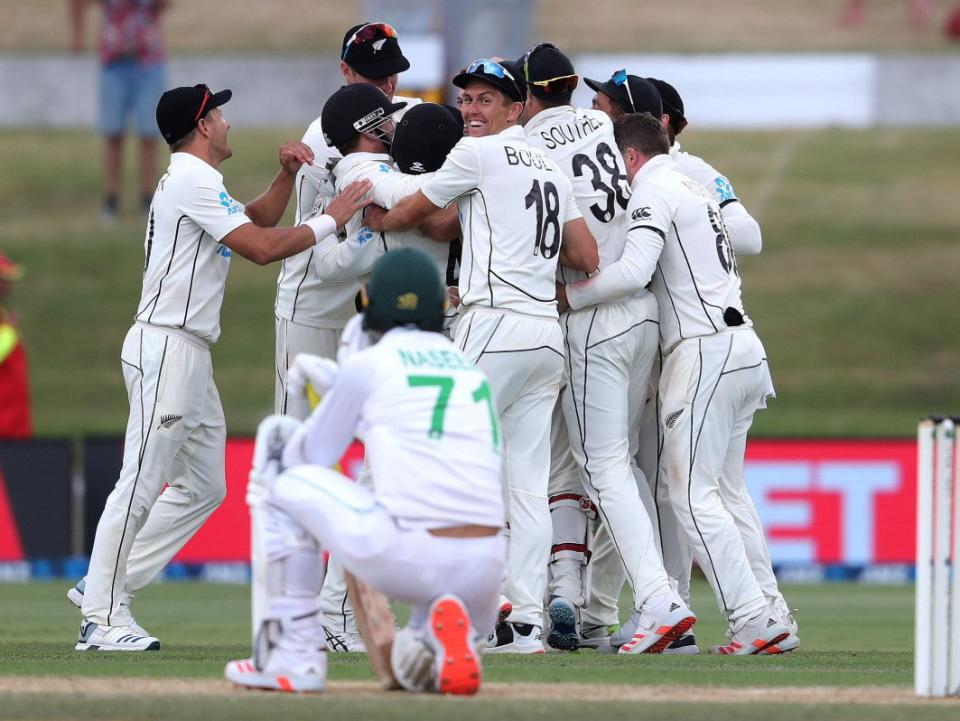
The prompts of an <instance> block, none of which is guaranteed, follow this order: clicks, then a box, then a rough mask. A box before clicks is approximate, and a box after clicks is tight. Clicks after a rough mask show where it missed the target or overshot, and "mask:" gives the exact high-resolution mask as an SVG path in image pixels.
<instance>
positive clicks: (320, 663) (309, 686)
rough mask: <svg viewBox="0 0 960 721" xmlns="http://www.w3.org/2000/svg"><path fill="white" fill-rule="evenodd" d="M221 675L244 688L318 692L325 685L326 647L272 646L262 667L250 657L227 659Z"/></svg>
mask: <svg viewBox="0 0 960 721" xmlns="http://www.w3.org/2000/svg"><path fill="white" fill-rule="evenodd" d="M223 675H224V676H225V677H226V679H227V681H230V682H231V683H234V684H236V685H237V686H244V687H246V688H259V689H266V690H269V691H286V692H288V693H319V692H321V691H323V690H324V688H326V685H327V654H326V652H325V650H316V651H313V652H310V653H304V654H294V653H291V652H289V651H285V650H284V649H280V648H274V649H273V650H272V651H271V652H270V658H269V660H268V661H267V665H266V667H265V668H263V669H262V670H261V669H259V668H257V666H256V664H255V663H254V660H253V659H252V658H244V659H240V660H238V661H231V662H230V663H228V664H227V666H226V668H225V669H224V670H223Z"/></svg>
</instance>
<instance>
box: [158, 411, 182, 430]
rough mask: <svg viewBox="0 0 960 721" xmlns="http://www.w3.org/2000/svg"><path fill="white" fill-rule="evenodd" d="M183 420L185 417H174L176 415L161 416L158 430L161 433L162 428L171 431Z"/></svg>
mask: <svg viewBox="0 0 960 721" xmlns="http://www.w3.org/2000/svg"><path fill="white" fill-rule="evenodd" d="M181 418H183V416H174V415H166V416H160V424H159V425H158V426H157V430H158V431H159V430H160V429H161V428H166V429H167V430H169V429H171V428H173V426H174V425H175V424H176V422H177V421H179V420H180V419H181Z"/></svg>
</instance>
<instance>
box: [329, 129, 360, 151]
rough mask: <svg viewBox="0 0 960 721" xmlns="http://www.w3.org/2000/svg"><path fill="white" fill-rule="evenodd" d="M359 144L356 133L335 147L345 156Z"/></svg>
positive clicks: (358, 137)
mask: <svg viewBox="0 0 960 721" xmlns="http://www.w3.org/2000/svg"><path fill="white" fill-rule="evenodd" d="M359 144H360V133H357V134H356V135H354V136H353V137H351V138H350V140H348V141H346V142H345V143H342V144H340V145H337V146H335V147H336V148H337V152H339V153H340V155H343V156H347V155H349V154H350V153H352V152H354V151H356V149H357V146H358V145H359Z"/></svg>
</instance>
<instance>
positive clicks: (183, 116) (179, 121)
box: [157, 83, 233, 145]
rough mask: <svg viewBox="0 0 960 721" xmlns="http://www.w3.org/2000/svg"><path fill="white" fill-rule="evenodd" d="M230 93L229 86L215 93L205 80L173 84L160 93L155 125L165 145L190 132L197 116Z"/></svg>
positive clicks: (214, 106) (222, 100)
mask: <svg viewBox="0 0 960 721" xmlns="http://www.w3.org/2000/svg"><path fill="white" fill-rule="evenodd" d="M231 97H233V92H232V91H230V90H221V91H220V92H219V93H215V92H213V91H212V90H210V88H208V87H207V86H206V85H205V84H203V83H200V84H199V85H194V86H193V87H182V88H174V89H173V90H168V91H166V92H165V93H164V94H163V95H161V96H160V102H158V103H157V127H158V128H160V134H161V135H162V136H163V139H164V140H166V141H167V144H168V145H173V144H174V143H175V142H177V141H178V140H180V139H181V138H183V137H184V136H186V135H187V134H188V133H190V132H191V131H192V130H193V129H194V128H195V127H197V123H198V122H200V118H202V117H204V116H205V115H206V114H207V113H209V112H210V111H211V110H213V109H214V108H218V107H220V106H221V105H223V104H224V103H226V102H227V101H228V100H230V98H231Z"/></svg>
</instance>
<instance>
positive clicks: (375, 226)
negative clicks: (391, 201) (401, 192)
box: [366, 190, 440, 232]
mask: <svg viewBox="0 0 960 721" xmlns="http://www.w3.org/2000/svg"><path fill="white" fill-rule="evenodd" d="M438 210H440V208H439V206H436V205H434V204H433V203H432V202H430V200H429V199H428V198H427V196H426V195H424V194H423V191H422V190H418V191H417V192H416V193H413V194H412V195H408V196H407V197H406V198H404V199H403V200H401V201H400V202H399V203H397V204H396V205H395V206H394V207H393V208H392V209H391V210H389V211H384V210H383V209H382V208H380V209H379V210H377V209H375V208H371V209H370V210H368V211H367V216H366V221H367V227H368V228H370V230H375V231H377V232H382V231H389V230H412V229H413V228H416V227H417V226H418V225H419V224H420V223H421V222H423V221H424V220H425V219H426V217H427V216H428V215H430V214H431V213H435V212H437V211H438Z"/></svg>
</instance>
